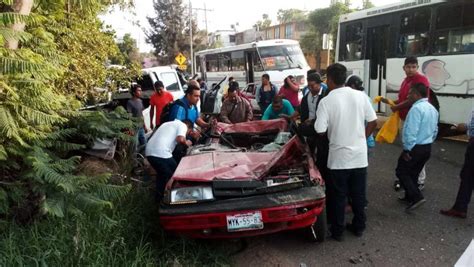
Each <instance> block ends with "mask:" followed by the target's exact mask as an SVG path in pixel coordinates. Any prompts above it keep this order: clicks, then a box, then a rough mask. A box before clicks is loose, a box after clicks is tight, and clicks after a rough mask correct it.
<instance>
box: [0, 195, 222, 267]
mask: <svg viewBox="0 0 474 267" xmlns="http://www.w3.org/2000/svg"><path fill="white" fill-rule="evenodd" d="M156 206H157V205H156V204H155V203H154V200H153V197H152V196H151V194H150V193H149V192H148V191H146V190H145V189H143V188H141V189H140V188H138V189H135V190H134V192H132V193H131V194H130V195H129V196H128V197H127V199H124V200H122V201H121V202H119V203H116V206H115V210H114V211H113V214H112V215H111V218H112V219H113V220H115V221H116V223H115V224H114V225H110V224H109V226H106V225H103V224H100V223H99V222H98V221H97V220H94V219H92V218H80V219H77V218H74V217H66V218H62V219H60V218H46V219H44V220H42V221H39V222H36V223H34V224H32V225H28V226H19V225H17V224H15V223H13V222H11V223H7V224H6V226H5V225H4V226H5V227H4V228H3V230H6V231H2V232H1V233H0V266H114V267H115V266H171V265H172V266H225V265H229V264H230V262H229V252H227V251H225V246H223V245H222V242H204V241H199V240H198V241H193V240H187V239H183V238H180V237H171V236H168V235H166V234H164V233H163V232H162V230H161V228H160V227H159V223H158V216H157V207H156Z"/></svg>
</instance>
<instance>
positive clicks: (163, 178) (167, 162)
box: [147, 156, 178, 200]
mask: <svg viewBox="0 0 474 267" xmlns="http://www.w3.org/2000/svg"><path fill="white" fill-rule="evenodd" d="M147 159H148V162H150V164H151V166H152V167H153V169H155V171H156V191H157V193H158V195H159V198H160V200H161V198H162V197H163V193H164V192H165V186H166V183H168V181H169V180H170V178H171V176H173V174H174V171H175V170H176V168H177V167H178V165H177V164H176V161H175V160H174V158H169V159H164V158H158V157H153V156H148V157H147Z"/></svg>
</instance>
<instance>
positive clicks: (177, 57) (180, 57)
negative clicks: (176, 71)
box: [174, 53, 186, 65]
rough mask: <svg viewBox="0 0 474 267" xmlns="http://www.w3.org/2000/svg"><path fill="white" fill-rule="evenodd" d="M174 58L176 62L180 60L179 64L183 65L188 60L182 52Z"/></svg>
mask: <svg viewBox="0 0 474 267" xmlns="http://www.w3.org/2000/svg"><path fill="white" fill-rule="evenodd" d="M174 59H175V60H176V62H178V64H179V65H183V64H184V62H186V57H185V56H184V55H183V54H181V53H179V54H178V55H177V56H176V57H175V58H174Z"/></svg>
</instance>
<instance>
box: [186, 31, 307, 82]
mask: <svg viewBox="0 0 474 267" xmlns="http://www.w3.org/2000/svg"><path fill="white" fill-rule="evenodd" d="M195 62H196V64H195V66H196V73H200V74H201V77H203V78H204V79H205V80H206V81H207V83H208V84H209V85H211V84H212V83H217V82H219V81H220V80H222V78H223V77H225V76H228V77H230V76H232V77H234V79H235V80H236V81H237V82H239V84H240V85H241V86H242V85H245V84H252V83H260V78H261V76H262V75H263V74H264V73H266V74H268V75H269V76H270V81H271V82H272V83H273V84H275V86H277V89H279V88H280V86H281V85H283V80H284V79H285V78H286V77H287V76H288V75H293V76H295V78H296V81H297V82H298V83H299V84H300V87H304V86H305V85H306V72H307V71H308V70H309V65H308V63H307V62H306V59H305V57H304V55H303V52H302V51H301V48H300V45H299V43H298V41H294V40H282V39H276V40H266V41H258V42H252V43H248V44H242V45H236V46H229V47H223V48H216V49H208V50H203V51H199V52H196V53H195Z"/></svg>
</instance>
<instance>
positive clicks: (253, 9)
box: [101, 0, 403, 52]
mask: <svg viewBox="0 0 474 267" xmlns="http://www.w3.org/2000/svg"><path fill="white" fill-rule="evenodd" d="M401 1H403V0H372V3H373V4H374V5H375V6H383V5H387V4H392V3H396V2H401ZM134 2H135V8H134V9H133V10H132V11H122V10H119V9H117V8H115V9H111V10H110V11H108V12H107V13H106V14H104V15H102V16H101V18H102V20H103V21H104V22H105V24H107V25H110V26H112V28H113V29H114V30H115V31H116V33H117V37H119V38H120V37H122V36H123V35H124V34H126V33H130V34H131V35H132V37H133V38H135V39H136V40H137V41H138V47H139V49H140V51H141V52H148V51H151V50H152V49H153V47H152V46H150V45H149V44H146V42H145V39H146V36H145V33H144V31H143V29H146V28H148V27H149V24H148V21H147V19H146V17H147V16H151V17H152V16H154V9H153V0H135V1H134ZM351 2H352V7H353V8H356V7H361V6H362V0H352V1H351ZM183 3H185V4H188V0H183ZM230 3H232V2H231V1H229V0H191V5H192V7H193V8H196V10H194V11H193V15H194V16H195V17H196V19H197V21H198V27H199V28H200V29H205V28H206V23H205V12H204V11H203V10H197V9H204V8H206V9H209V11H207V27H208V31H209V32H213V31H216V30H229V29H230V25H232V24H237V23H238V26H237V31H243V30H246V29H250V28H251V27H252V25H253V24H255V22H256V21H258V20H260V19H261V18H262V14H268V15H269V16H270V19H271V20H272V23H273V24H276V23H277V19H276V15H277V12H278V10H279V9H290V8H296V9H302V10H307V11H312V10H314V9H317V8H324V7H328V6H329V3H330V0H291V1H289V0H239V1H236V2H235V3H236V4H235V5H231V4H230ZM184 16H187V15H186V14H184Z"/></svg>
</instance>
